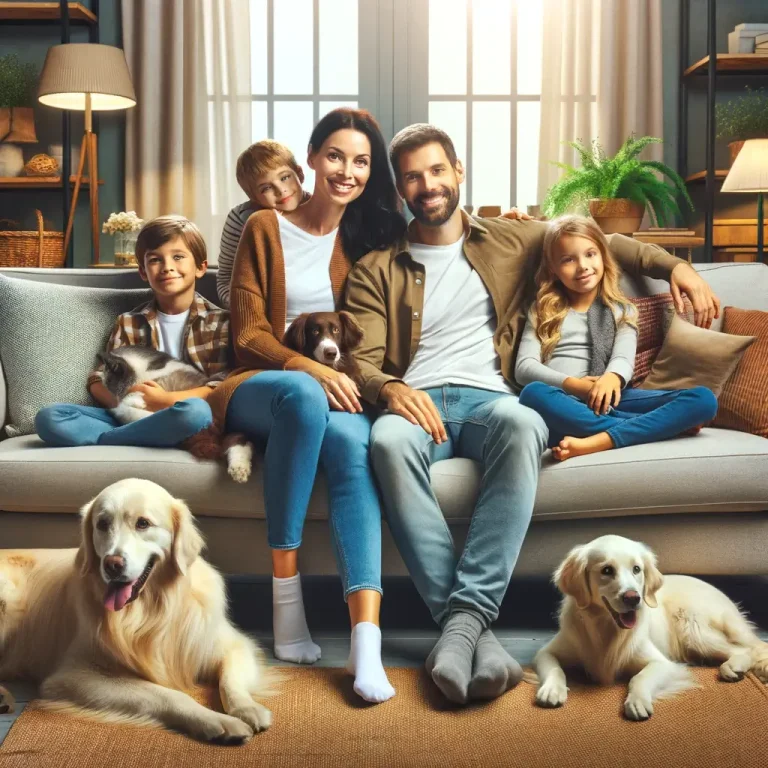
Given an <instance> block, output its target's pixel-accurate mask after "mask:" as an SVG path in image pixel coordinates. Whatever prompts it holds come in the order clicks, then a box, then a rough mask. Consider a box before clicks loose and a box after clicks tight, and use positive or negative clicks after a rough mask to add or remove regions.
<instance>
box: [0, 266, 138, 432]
mask: <svg viewBox="0 0 768 768" xmlns="http://www.w3.org/2000/svg"><path fill="white" fill-rule="evenodd" d="M147 296H148V292H147V291H146V290H122V289H105V288H81V287H75V286H69V285H56V284H53V283H42V282H35V281H32V280H19V279H16V278H10V277H7V276H5V275H0V307H2V308H3V311H2V312H0V359H2V361H3V372H4V374H5V380H6V382H7V385H8V386H7V399H8V423H7V424H6V426H5V430H6V432H7V434H9V435H12V436H14V435H29V434H32V433H34V431H35V425H34V419H35V414H36V413H37V412H38V410H40V408H42V407H43V406H46V405H50V404H51V403H59V402H67V403H79V404H81V405H88V404H92V401H91V400H90V396H89V395H88V392H87V390H86V387H85V384H86V378H87V376H88V372H89V371H90V370H91V369H92V368H93V365H94V359H95V356H96V353H97V352H99V351H101V350H103V349H104V347H105V346H106V343H107V339H108V338H109V334H110V331H111V330H112V327H113V326H114V324H115V318H116V317H117V316H118V315H119V314H120V313H121V312H127V311H128V310H130V309H132V308H133V307H135V306H137V305H138V304H141V303H142V302H143V301H146V300H147Z"/></svg>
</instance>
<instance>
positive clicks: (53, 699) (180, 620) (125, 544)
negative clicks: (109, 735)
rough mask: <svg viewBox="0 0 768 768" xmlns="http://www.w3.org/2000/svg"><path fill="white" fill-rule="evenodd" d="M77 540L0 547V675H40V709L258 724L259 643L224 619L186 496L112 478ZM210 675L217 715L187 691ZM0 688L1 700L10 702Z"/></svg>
mask: <svg viewBox="0 0 768 768" xmlns="http://www.w3.org/2000/svg"><path fill="white" fill-rule="evenodd" d="M81 517H82V543H81V545H80V548H79V549H77V550H53V549H52V550H0V680H3V679H9V678H15V677H26V678H31V679H34V680H37V681H39V682H40V683H41V687H40V693H41V696H42V697H43V698H44V699H45V700H46V701H47V702H50V704H49V706H52V707H55V708H56V709H59V710H64V711H70V712H77V713H80V714H86V715H89V716H93V717H98V718H100V719H103V720H108V721H117V722H126V721H128V722H134V723H142V724H147V725H154V726H163V727H167V728H173V729H175V730H178V731H180V732H183V733H186V734H188V735H190V736H192V737H194V738H197V739H201V740H203V741H210V742H216V743H223V744H242V743H245V742H247V741H248V740H249V739H250V738H251V736H253V734H254V733H255V732H257V731H261V730H263V729H265V728H268V727H269V725H270V721H271V713H270V712H269V710H268V709H266V708H265V707H264V706H263V705H261V704H259V703H257V702H256V701H254V698H253V697H254V695H258V694H260V693H263V692H264V691H265V687H266V683H267V680H266V665H265V662H264V658H263V654H262V652H261V650H260V649H259V648H258V647H257V645H256V644H255V643H254V642H252V641H251V640H250V639H248V638H247V637H246V636H245V635H244V634H242V633H241V632H239V631H238V630H237V629H235V627H234V626H233V625H232V624H231V623H230V622H229V620H228V618H227V610H226V596H225V589H224V582H223V579H222V577H221V576H220V575H219V573H218V572H217V571H215V570H214V569H213V568H212V567H211V566H210V565H208V563H206V562H205V561H204V560H203V559H202V558H201V557H199V554H200V551H201V549H202V547H203V543H204V542H203V539H202V537H201V535H200V534H199V533H198V531H197V528H196V527H195V523H194V520H193V518H192V514H191V513H190V511H189V509H187V507H186V505H185V504H184V503H183V502H181V501H179V500H178V499H174V498H173V497H172V496H171V495H170V494H169V493H168V492H167V491H166V490H164V489H163V488H161V487H160V486H159V485H156V484H155V483H152V482H149V481H148V480H136V479H130V480H122V481H120V482H117V483H114V484H113V485H110V486H109V487H107V488H105V489H104V490H103V491H102V492H101V493H100V494H99V495H98V496H96V498H95V499H93V500H92V501H90V502H89V503H88V504H86V505H85V506H84V507H83V509H82V510H81ZM196 683H207V684H215V685H217V686H218V689H219V693H220V696H221V702H222V705H223V708H224V711H225V712H226V714H222V713H220V712H215V711H213V710H211V709H208V708H207V707H204V706H203V705H201V704H198V703H197V702H196V701H195V700H194V699H193V698H191V697H190V696H189V694H188V693H186V691H190V690H191V689H193V688H194V686H195V684H196ZM12 707H13V700H12V698H11V696H10V693H9V692H8V691H7V690H5V689H3V688H0V711H2V710H3V709H5V711H8V710H11V709H12Z"/></svg>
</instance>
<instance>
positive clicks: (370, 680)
mask: <svg viewBox="0 0 768 768" xmlns="http://www.w3.org/2000/svg"><path fill="white" fill-rule="evenodd" d="M347 672H349V673H350V674H351V675H354V676H355V684H354V686H353V687H354V689H355V693H356V694H357V695H358V696H361V697H362V698H364V699H365V700H366V701H371V702H381V701H386V700H387V699H391V698H392V697H393V696H394V695H395V689H394V688H393V687H392V685H391V684H390V682H389V680H387V673H386V672H385V671H384V666H383V665H382V663H381V630H380V629H379V628H378V627H377V626H376V625H375V624H372V623H371V622H370V621H361V622H360V623H359V624H356V625H355V626H354V627H353V629H352V644H351V647H350V649H349V660H348V661H347Z"/></svg>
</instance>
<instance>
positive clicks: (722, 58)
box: [683, 53, 768, 77]
mask: <svg viewBox="0 0 768 768" xmlns="http://www.w3.org/2000/svg"><path fill="white" fill-rule="evenodd" d="M716 62H717V63H716V68H717V73H718V74H719V75H768V56H765V55H763V54H758V53H718V54H717V58H716ZM708 66H709V56H705V57H704V58H703V59H700V60H699V61H697V62H696V63H695V64H693V65H691V66H690V67H688V69H686V70H685V72H684V73H683V77H689V76H691V75H706V74H707V68H708Z"/></svg>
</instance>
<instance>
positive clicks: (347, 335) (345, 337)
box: [339, 312, 363, 352]
mask: <svg viewBox="0 0 768 768" xmlns="http://www.w3.org/2000/svg"><path fill="white" fill-rule="evenodd" d="M339 322H340V323H341V346H342V347H343V348H344V350H343V351H344V352H351V351H352V350H353V349H357V347H359V346H360V342H361V341H362V340H363V329H362V328H361V327H360V323H358V322H357V320H356V319H355V316H354V315H353V314H352V313H351V312H339Z"/></svg>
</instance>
